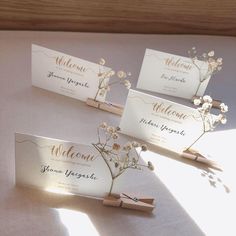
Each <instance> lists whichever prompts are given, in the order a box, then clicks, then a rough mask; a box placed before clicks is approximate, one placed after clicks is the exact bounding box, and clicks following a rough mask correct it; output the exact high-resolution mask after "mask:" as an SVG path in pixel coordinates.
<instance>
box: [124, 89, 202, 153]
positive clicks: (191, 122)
mask: <svg viewBox="0 0 236 236" xmlns="http://www.w3.org/2000/svg"><path fill="white" fill-rule="evenodd" d="M119 127H120V129H121V132H122V133H124V134H127V135H129V136H133V137H136V138H139V139H142V140H144V141H146V142H149V143H152V144H154V145H158V146H160V147H163V148H167V149H170V150H172V151H176V152H182V151H183V150H184V149H185V148H187V147H189V145H191V144H192V143H193V142H194V141H195V140H196V139H197V138H198V137H199V136H200V135H201V134H202V133H203V129H204V127H203V122H202V119H201V116H200V113H199V112H198V111H197V109H194V108H190V107H187V106H184V105H181V104H177V103H174V102H171V101H168V100H166V99H161V98H158V97H154V96H151V95H148V94H145V93H141V92H138V91H135V90H130V91H129V94H128V98H127V101H126V105H125V109H124V112H123V115H122V118H121V122H120V126H119Z"/></svg>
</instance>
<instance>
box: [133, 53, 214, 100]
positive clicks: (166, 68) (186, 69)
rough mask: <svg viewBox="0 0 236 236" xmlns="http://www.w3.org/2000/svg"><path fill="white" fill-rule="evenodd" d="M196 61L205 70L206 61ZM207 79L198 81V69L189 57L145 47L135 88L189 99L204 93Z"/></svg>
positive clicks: (202, 70)
mask: <svg viewBox="0 0 236 236" xmlns="http://www.w3.org/2000/svg"><path fill="white" fill-rule="evenodd" d="M196 63H197V65H198V66H199V68H201V72H202V73H204V71H205V72H206V70H207V64H206V62H203V61H197V62H196ZM209 80H210V76H209V77H208V78H207V79H206V80H205V81H204V82H202V83H200V77H199V70H198V69H197V67H196V66H195V65H193V63H192V61H191V59H190V58H187V57H181V56H178V55H174V54H169V53H164V52H160V51H155V50H152V49H146V52H145V55H144V59H143V64H142V68H141V71H140V74H139V79H138V84H137V88H139V89H144V90H148V91H153V92H158V93H162V94H167V95H172V96H176V97H182V98H187V99H191V98H192V97H193V96H194V95H198V96H202V95H204V92H205V90H206V87H207V85H208V83H209Z"/></svg>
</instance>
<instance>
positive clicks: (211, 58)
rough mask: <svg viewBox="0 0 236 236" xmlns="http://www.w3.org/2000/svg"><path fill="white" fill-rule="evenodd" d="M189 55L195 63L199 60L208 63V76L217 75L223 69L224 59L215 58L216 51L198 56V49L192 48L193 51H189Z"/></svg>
mask: <svg viewBox="0 0 236 236" xmlns="http://www.w3.org/2000/svg"><path fill="white" fill-rule="evenodd" d="M188 54H189V56H190V58H191V59H192V61H193V62H194V63H195V62H196V61H197V60H201V61H204V62H206V63H207V64H208V74H213V73H216V72H218V71H220V70H221V69H222V64H223V59H222V58H221V57H219V58H217V57H215V52H214V51H210V52H208V53H203V54H202V55H201V56H197V50H196V48H195V47H192V49H191V50H189V51H188Z"/></svg>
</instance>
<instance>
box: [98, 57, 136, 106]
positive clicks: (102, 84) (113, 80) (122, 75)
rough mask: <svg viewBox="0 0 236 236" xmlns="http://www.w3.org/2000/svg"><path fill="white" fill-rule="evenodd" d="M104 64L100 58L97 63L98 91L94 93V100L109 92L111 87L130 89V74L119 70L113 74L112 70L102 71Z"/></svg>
mask: <svg viewBox="0 0 236 236" xmlns="http://www.w3.org/2000/svg"><path fill="white" fill-rule="evenodd" d="M105 64H106V61H105V60H104V59H103V58H101V59H100V61H99V65H100V67H99V73H98V77H99V84H98V90H97V92H96V95H95V97H94V100H95V101H96V100H97V97H98V96H101V97H104V96H105V95H106V93H107V92H108V91H110V90H111V87H112V86H114V85H116V84H122V85H124V86H125V88H127V89H130V88H131V83H130V80H129V79H130V77H131V73H130V72H125V71H123V70H119V71H117V72H115V71H114V70H112V69H111V70H108V71H106V70H105V69H104V66H105Z"/></svg>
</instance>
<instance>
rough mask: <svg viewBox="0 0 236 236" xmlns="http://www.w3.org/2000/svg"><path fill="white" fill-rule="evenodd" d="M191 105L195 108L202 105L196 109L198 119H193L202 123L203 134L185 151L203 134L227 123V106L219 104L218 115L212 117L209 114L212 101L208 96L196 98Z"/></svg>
mask: <svg viewBox="0 0 236 236" xmlns="http://www.w3.org/2000/svg"><path fill="white" fill-rule="evenodd" d="M193 103H194V105H195V106H200V105H201V104H202V105H201V106H200V107H198V108H197V110H198V112H199V117H194V118H195V119H196V120H198V119H200V120H201V121H202V125H203V132H202V134H201V135H200V136H199V137H198V138H197V139H196V140H195V141H194V142H193V143H192V144H191V145H190V146H189V147H188V148H187V149H186V150H189V149H190V148H191V147H192V146H193V145H194V144H195V143H196V142H197V141H198V140H199V139H200V138H201V137H202V136H203V135H204V134H205V133H207V132H210V131H213V130H214V129H215V128H216V127H217V126H218V125H220V124H226V122H227V118H226V115H225V113H226V112H228V106H227V105H225V104H224V103H221V104H220V107H219V108H220V109H219V110H220V113H219V114H218V115H213V114H212V113H211V109H212V103H213V99H212V98H211V97H210V96H209V95H205V96H203V97H200V98H196V99H194V101H193Z"/></svg>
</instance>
